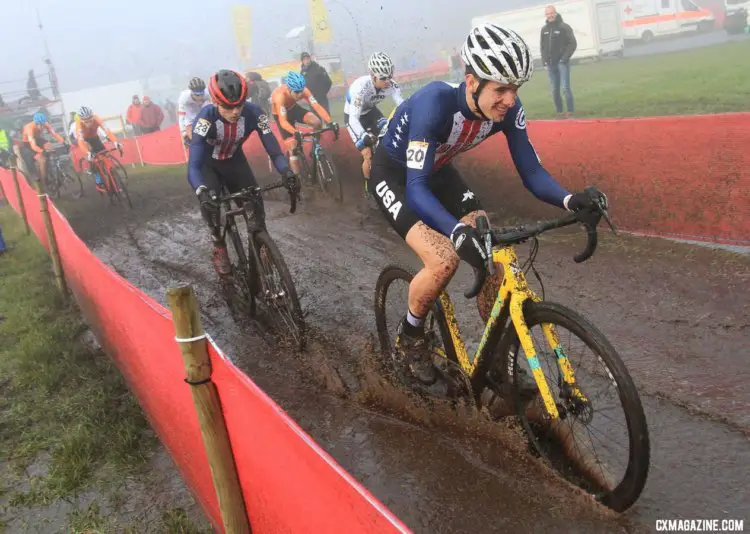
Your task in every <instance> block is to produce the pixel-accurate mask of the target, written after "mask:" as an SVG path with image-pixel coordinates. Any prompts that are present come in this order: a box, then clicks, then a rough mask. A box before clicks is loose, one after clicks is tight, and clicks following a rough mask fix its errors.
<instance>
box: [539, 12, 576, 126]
mask: <svg viewBox="0 0 750 534" xmlns="http://www.w3.org/2000/svg"><path fill="white" fill-rule="evenodd" d="M544 16H545V18H546V19H547V23H546V24H545V25H544V27H543V28H542V37H541V49H542V62H544V66H545V67H547V74H548V75H549V82H550V86H551V87H552V98H553V100H554V101H555V108H556V109H557V113H558V114H560V115H561V114H562V112H563V103H562V98H560V89H561V88H562V90H563V93H565V104H566V106H567V108H568V115H570V114H571V113H573V111H574V104H573V91H571V90H570V58H571V56H572V55H573V52H575V51H576V47H577V46H578V43H577V42H576V38H575V35H573V28H571V27H570V25H568V24H565V23H564V22H563V19H562V16H561V15H560V14H559V13H558V12H557V10H556V9H555V8H554V6H547V7H546V8H545V10H544Z"/></svg>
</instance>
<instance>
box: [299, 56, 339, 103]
mask: <svg viewBox="0 0 750 534" xmlns="http://www.w3.org/2000/svg"><path fill="white" fill-rule="evenodd" d="M300 60H301V61H302V65H301V67H300V73H301V74H302V76H304V77H305V81H306V82H307V87H308V89H310V92H311V93H312V94H313V96H314V97H315V100H317V101H318V103H319V104H320V105H321V106H323V109H325V110H326V112H327V113H329V114H330V113H331V110H330V108H329V106H328V91H330V90H331V86H332V85H333V82H332V81H331V77H330V76H328V72H327V71H326V69H324V68H323V67H321V66H320V65H319V64H318V63H317V62H315V61H313V60H312V58H311V57H310V54H308V53H307V52H302V55H301V56H300Z"/></svg>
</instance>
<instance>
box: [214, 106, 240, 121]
mask: <svg viewBox="0 0 750 534" xmlns="http://www.w3.org/2000/svg"><path fill="white" fill-rule="evenodd" d="M218 108H219V115H221V118H222V119H224V120H225V121H227V122H237V121H238V120H240V114H241V113H242V105H240V106H237V107H236V108H225V107H224V106H222V105H221V104H219V106H218Z"/></svg>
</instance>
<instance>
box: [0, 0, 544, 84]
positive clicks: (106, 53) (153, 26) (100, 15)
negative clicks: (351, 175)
mask: <svg viewBox="0 0 750 534" xmlns="http://www.w3.org/2000/svg"><path fill="white" fill-rule="evenodd" d="M238 3H240V2H238V1H237V0H211V2H206V1H204V0H181V1H179V2H177V1H174V0H168V1H158V2H155V1H153V0H151V1H149V0H130V1H128V2H126V3H117V4H115V3H109V2H103V1H102V0H70V1H69V2H59V1H52V0H37V1H31V2H29V1H24V0H3V2H2V4H3V7H2V18H3V22H4V24H3V31H2V32H0V47H2V50H5V51H9V50H10V51H12V53H11V54H8V53H6V54H0V83H1V84H2V85H0V91H2V92H7V91H11V90H19V89H23V88H25V83H26V77H27V74H28V71H29V69H31V68H33V69H34V70H35V73H36V74H37V75H40V74H43V73H45V72H46V70H47V69H46V67H45V65H44V63H43V57H44V56H45V52H44V44H43V40H42V34H41V33H40V31H39V28H38V23H37V15H36V12H37V7H38V9H39V13H40V15H41V20H42V24H43V27H44V32H43V33H44V37H45V38H46V40H47V44H48V46H49V49H50V54H51V56H52V60H53V62H54V64H55V67H56V69H57V75H58V79H59V83H60V88H61V90H62V91H75V90H78V89H83V88H86V87H93V86H101V85H106V84H111V83H117V82H122V81H126V80H132V79H134V78H147V77H151V76H163V75H169V74H174V75H179V76H188V75H203V76H205V75H207V74H208V73H210V72H212V71H215V70H216V69H218V68H221V67H234V68H241V67H242V65H241V64H240V61H239V58H238V56H237V49H236V45H235V41H234V34H233V27H232V22H231V6H232V5H233V4H238ZM243 3H244V4H248V5H250V6H252V9H253V13H252V18H253V29H252V50H251V58H252V62H253V64H254V65H260V64H273V63H278V62H282V61H287V60H289V59H292V58H295V57H296V58H298V57H299V45H298V43H297V41H296V40H292V39H286V38H285V35H286V33H287V32H288V31H289V30H291V29H292V28H294V27H296V26H302V25H307V24H309V12H308V7H307V1H306V0H274V1H268V0H265V1H263V2H259V1H250V2H243ZM536 3H539V2H536V1H534V0H509V1H504V2H502V5H501V3H499V2H497V1H496V0H464V1H462V2H461V3H460V4H459V3H455V2H434V1H427V0H409V1H404V0H376V1H374V2H365V1H361V0H357V1H353V2H346V1H345V0H327V1H326V6H327V8H328V11H329V21H330V23H331V27H332V30H333V34H334V42H333V43H331V44H329V45H321V46H320V47H319V49H318V50H316V52H318V53H326V52H335V53H337V54H339V55H341V56H342V62H343V67H344V69H345V71H347V72H349V73H352V74H355V73H358V72H359V71H361V70H363V69H364V67H365V66H364V65H360V63H361V61H360V55H359V48H358V42H357V35H356V32H355V28H354V24H353V23H352V20H351V17H350V15H349V14H348V13H347V11H346V10H345V9H344V7H342V4H343V5H345V6H346V7H347V8H348V9H349V11H351V13H352V14H353V15H354V17H355V18H356V20H357V24H358V25H359V29H360V32H361V34H362V43H363V47H364V53H365V56H367V55H369V54H370V53H372V52H373V51H375V50H383V51H385V52H387V53H388V54H390V55H391V56H392V57H393V59H394V62H395V63H396V65H397V67H399V68H408V66H409V62H410V61H413V60H414V59H416V62H417V66H420V65H424V64H426V63H429V62H431V61H434V60H435V59H437V58H438V57H439V56H440V52H441V50H451V49H452V48H453V47H455V46H458V45H459V44H460V43H461V41H462V39H463V38H464V36H465V35H466V33H467V32H468V30H469V29H470V24H471V18H472V17H474V16H476V15H481V14H486V13H492V12H497V11H504V10H508V9H513V8H516V7H523V6H526V5H534V4H536ZM543 22H544V13H543V12H540V14H539V23H540V27H541V25H542V24H543ZM413 56H416V57H415V58H413ZM41 85H42V84H40V86H41Z"/></svg>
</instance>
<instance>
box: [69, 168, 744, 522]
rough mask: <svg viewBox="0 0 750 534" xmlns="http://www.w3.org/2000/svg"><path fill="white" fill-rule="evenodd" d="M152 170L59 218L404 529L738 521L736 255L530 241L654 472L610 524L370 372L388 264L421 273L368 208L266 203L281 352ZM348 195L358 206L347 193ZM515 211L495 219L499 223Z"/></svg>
mask: <svg viewBox="0 0 750 534" xmlns="http://www.w3.org/2000/svg"><path fill="white" fill-rule="evenodd" d="M340 167H341V164H340ZM341 170H343V171H344V172H345V173H346V172H352V174H353V170H351V169H346V168H343V169H341ZM150 172H153V174H151V173H149V174H148V175H144V176H142V177H139V178H137V179H135V180H134V181H133V187H132V189H133V193H134V194H133V200H134V204H135V206H136V209H135V210H134V212H131V213H125V212H122V211H121V210H107V209H106V206H105V204H103V203H101V202H99V201H98V200H99V199H96V198H91V197H89V198H87V199H84V200H83V201H82V202H77V203H76V204H75V205H71V204H64V208H65V209H64V211H66V212H67V213H68V215H69V217H70V220H71V223H72V224H73V226H74V227H75V228H76V231H77V232H78V233H79V235H81V236H82V237H83V238H84V239H86V240H87V241H88V242H89V243H90V244H91V246H92V248H93V249H94V250H95V252H96V253H97V254H98V255H99V256H100V257H101V258H102V259H104V260H105V261H107V262H108V263H110V264H111V265H113V266H114V267H115V268H116V269H117V270H118V271H119V272H120V273H121V274H122V275H123V276H125V277H126V278H128V279H129V280H130V281H132V282H133V283H135V284H136V285H137V286H138V287H140V288H142V289H143V290H144V291H146V292H148V293H149V294H150V295H152V296H153V297H154V298H156V299H157V300H159V301H161V302H163V301H164V299H165V291H166V288H168V287H171V286H174V285H178V284H182V283H190V284H193V286H194V287H195V288H196V291H197V293H198V297H199V301H200V304H201V308H202V314H203V320H204V327H205V328H206V329H207V330H208V331H209V332H210V333H211V334H212V336H213V337H214V338H215V339H216V340H217V341H218V343H219V344H220V345H221V346H222V348H223V349H224V350H225V352H227V353H228V354H229V355H231V357H232V358H233V359H234V360H235V362H236V363H237V364H238V365H239V366H240V367H241V368H242V369H243V370H245V372H247V374H248V375H249V376H250V377H251V378H252V379H253V380H255V381H256V382H257V383H258V384H259V385H260V386H261V387H263V388H264V389H265V390H266V391H267V392H268V393H269V394H270V395H271V396H272V397H273V398H274V399H275V400H276V401H277V402H278V403H279V404H280V405H281V406H282V407H283V408H284V409H285V410H287V411H288V412H289V413H290V415H291V416H292V417H294V418H295V419H296V420H297V421H298V422H299V423H300V424H301V426H302V427H303V428H304V429H305V430H306V431H307V432H309V433H310V434H311V435H312V436H313V437H314V438H315V439H316V441H317V442H318V443H320V444H321V445H322V446H323V448H325V449H326V450H327V451H328V452H329V453H331V454H332V456H333V457H334V458H336V460H337V461H338V462H339V463H341V465H343V466H344V467H345V468H346V469H347V470H349V472H351V473H352V474H353V475H354V476H355V477H356V478H357V479H358V480H360V481H361V482H362V483H363V484H364V485H365V486H366V487H367V488H368V489H370V490H371V491H372V492H373V493H374V494H375V495H376V496H377V497H378V498H379V499H380V500H381V501H383V502H384V503H385V504H386V505H387V506H389V507H390V509H391V510H392V511H393V512H394V513H396V514H397V515H398V516H399V517H400V518H402V519H403V520H404V521H405V522H406V524H407V525H408V526H409V527H410V528H412V529H413V530H415V531H417V532H500V531H505V532H507V531H513V532H530V531H534V532H536V531H539V532H543V531H553V532H562V531H564V532H615V531H640V530H643V531H651V530H653V529H654V524H655V523H654V521H655V519H657V518H679V517H686V518H693V517H700V518H719V519H723V518H739V519H745V523H746V524H747V523H748V519H750V517H748V516H747V511H748V510H750V497H748V496H747V494H746V492H745V487H746V485H747V480H750V467H748V466H750V443H749V442H748V436H749V435H750V392H748V390H747V389H746V388H744V387H743V385H744V383H745V382H747V380H748V379H749V378H750V360H749V359H748V358H747V353H748V347H750V314H749V313H748V312H749V311H750V299H749V298H748V297H750V289H749V288H750V284H748V282H749V280H750V259H748V258H747V257H743V256H739V255H734V254H732V253H729V252H725V251H719V250H710V249H705V248H699V247H692V246H688V245H682V244H677V243H673V242H669V241H662V240H653V239H646V238H634V237H620V238H608V237H605V236H602V237H603V239H602V241H603V242H602V244H601V247H600V250H599V252H598V253H597V255H596V256H595V258H594V259H593V260H592V261H590V262H588V263H586V264H584V265H578V264H575V263H574V262H573V261H572V255H573V254H574V253H575V252H578V249H579V248H581V247H582V245H583V236H581V235H577V234H571V233H565V232H562V233H560V232H558V233H557V234H554V235H551V234H548V235H546V236H544V237H543V239H542V240H541V252H540V253H539V256H538V259H537V263H536V265H537V268H538V270H539V272H540V274H541V276H542V279H543V280H544V281H545V289H546V291H547V298H549V299H550V300H554V301H557V302H561V303H564V304H566V305H569V306H571V307H573V308H575V309H577V310H578V311H580V312H582V313H583V314H584V315H585V316H587V317H589V318H591V319H592V320H593V322H594V323H595V324H596V325H597V326H598V327H599V328H600V329H601V330H602V331H603V332H604V333H605V334H606V335H607V336H608V337H609V339H610V340H611V341H612V343H613V344H614V346H615V347H617V349H618V350H619V352H620V355H621V356H622V358H623V360H624V361H625V363H626V365H627V367H628V369H629V370H630V372H631V374H632V376H633V378H634V380H635V382H636V384H637V386H638V388H639V391H640V392H641V396H642V400H643V403H644V408H645V411H646V416H647V419H648V423H649V431H650V435H651V443H652V466H651V471H650V473H649V479H648V483H647V485H646V488H645V490H644V493H643V495H642V497H641V499H640V500H639V501H638V503H637V504H636V505H635V506H634V507H633V508H632V509H631V510H630V511H628V512H627V513H626V514H624V515H622V516H618V515H617V514H614V513H612V512H610V511H608V510H606V509H605V508H603V507H601V506H599V505H598V504H596V503H594V502H592V501H591V499H590V498H589V497H587V496H585V495H582V494H581V493H580V492H578V491H577V490H575V489H574V488H572V487H571V486H570V485H568V484H567V483H566V482H564V481H562V480H561V479H560V478H559V477H557V476H556V475H555V474H554V473H553V472H551V471H549V470H548V469H546V468H545V467H544V466H543V465H541V464H540V463H539V462H538V461H536V460H534V459H532V458H531V457H530V456H529V455H528V454H527V453H526V447H525V444H524V442H523V440H522V439H521V438H520V437H519V435H518V433H517V431H515V430H514V429H511V428H506V427H504V426H501V425H497V424H490V423H488V422H487V421H485V420H484V419H483V418H482V417H479V416H475V415H469V414H467V413H466V412H465V411H463V412H457V411H455V410H453V409H451V408H450V407H449V406H447V405H442V404H435V405H429V406H426V405H422V404H420V403H417V402H415V401H414V400H413V399H408V398H406V396H404V395H403V394H402V393H400V392H399V391H397V390H394V389H393V388H391V387H389V386H388V385H387V383H384V382H383V381H382V380H381V379H380V378H379V376H378V375H377V374H376V373H374V372H373V371H372V368H373V365H372V361H373V359H375V358H376V356H375V351H374V350H373V347H374V331H375V328H374V316H373V311H372V301H373V289H374V284H375V280H376V279H377V276H378V273H379V271H380V270H381V269H382V267H383V266H385V265H387V264H389V263H402V264H405V265H411V266H416V263H415V258H414V257H413V255H412V254H411V253H410V251H409V250H408V248H407V247H406V246H405V245H404V244H403V242H402V241H401V240H400V239H398V238H397V236H396V235H395V234H394V233H393V232H392V231H391V230H390V229H387V228H386V225H385V222H384V221H383V220H382V219H381V216H380V214H379V213H378V212H376V211H373V210H371V209H370V208H368V206H367V205H366V203H364V202H362V201H361V200H356V201H348V202H347V207H345V208H341V207H339V206H335V205H332V204H329V203H326V202H324V201H312V200H309V201H307V202H304V203H303V204H302V205H301V206H300V209H299V212H298V213H297V214H295V215H293V216H292V215H289V214H288V213H287V211H288V209H287V206H285V205H284V204H283V203H282V202H278V201H268V202H267V212H268V217H267V219H268V226H269V231H270V233H271V235H272V236H273V237H274V239H275V240H276V242H277V244H278V245H279V247H280V248H281V251H282V253H283V254H284V257H285V258H286V261H287V264H288V265H289V267H290V269H291V271H292V274H293V276H294V278H295V282H296V285H297V288H298V291H299V292H300V293H301V295H302V304H303V307H304V308H305V309H306V310H307V311H308V313H309V315H308V316H307V322H308V324H309V325H311V326H312V329H313V332H312V337H313V340H312V342H311V344H310V349H309V350H308V352H307V353H306V354H304V355H302V356H298V355H294V354H290V353H288V352H287V351H284V350H279V348H278V347H277V346H276V345H275V344H274V343H273V341H272V340H271V339H269V338H268V336H266V335H264V332H263V329H262V328H261V327H259V326H257V325H249V326H246V327H243V328H240V327H238V326H237V325H236V324H235V323H234V322H233V321H232V319H231V318H230V316H229V314H228V312H227V309H226V306H225V305H224V303H223V301H222V300H221V299H220V298H218V297H217V294H216V286H215V282H214V275H213V271H212V268H211V266H210V263H209V257H210V243H209V241H208V239H207V238H206V237H205V232H204V230H203V227H202V222H201V220H200V218H199V216H198V214H197V210H196V209H195V208H196V205H195V200H194V198H193V197H192V195H191V194H190V191H189V188H188V187H187V186H186V184H185V181H184V177H183V175H182V172H181V171H176V172H175V171H172V170H159V169H156V170H153V171H150ZM475 185H476V189H477V190H479V191H480V192H481V191H482V190H486V189H489V188H490V187H491V186H490V185H488V184H475ZM346 193H347V194H348V198H349V199H353V198H356V195H357V194H358V187H357V186H356V185H355V184H352V185H351V186H350V187H347V189H346ZM482 198H483V199H485V198H488V195H486V194H483V195H482ZM511 205H517V204H511ZM488 207H489V209H490V211H492V209H493V208H499V206H493V205H492V204H491V203H490V204H489V206H488ZM518 215H520V214H519V213H513V212H512V211H508V210H504V211H502V213H501V214H498V213H495V214H494V216H493V222H495V223H500V222H502V220H503V219H507V218H514V217H516V216H518ZM519 253H520V254H522V255H523V254H525V253H526V247H521V248H520V249H519ZM468 284H469V273H467V272H466V270H465V269H464V268H463V267H462V268H461V270H460V271H459V273H458V275H457V276H456V278H455V279H454V281H453V282H452V284H451V286H449V291H450V293H451V294H452V295H453V298H454V302H455V304H456V305H457V309H458V313H459V317H460V319H461V326H462V328H463V329H464V331H465V333H466V334H467V336H469V337H470V335H471V334H472V333H474V332H477V331H478V328H479V327H480V323H479V320H478V315H477V313H476V311H475V310H474V309H473V303H469V302H467V301H465V300H464V299H463V297H461V293H462V292H463V290H464V289H465V288H466V287H467V286H468ZM746 528H750V527H746Z"/></svg>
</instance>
